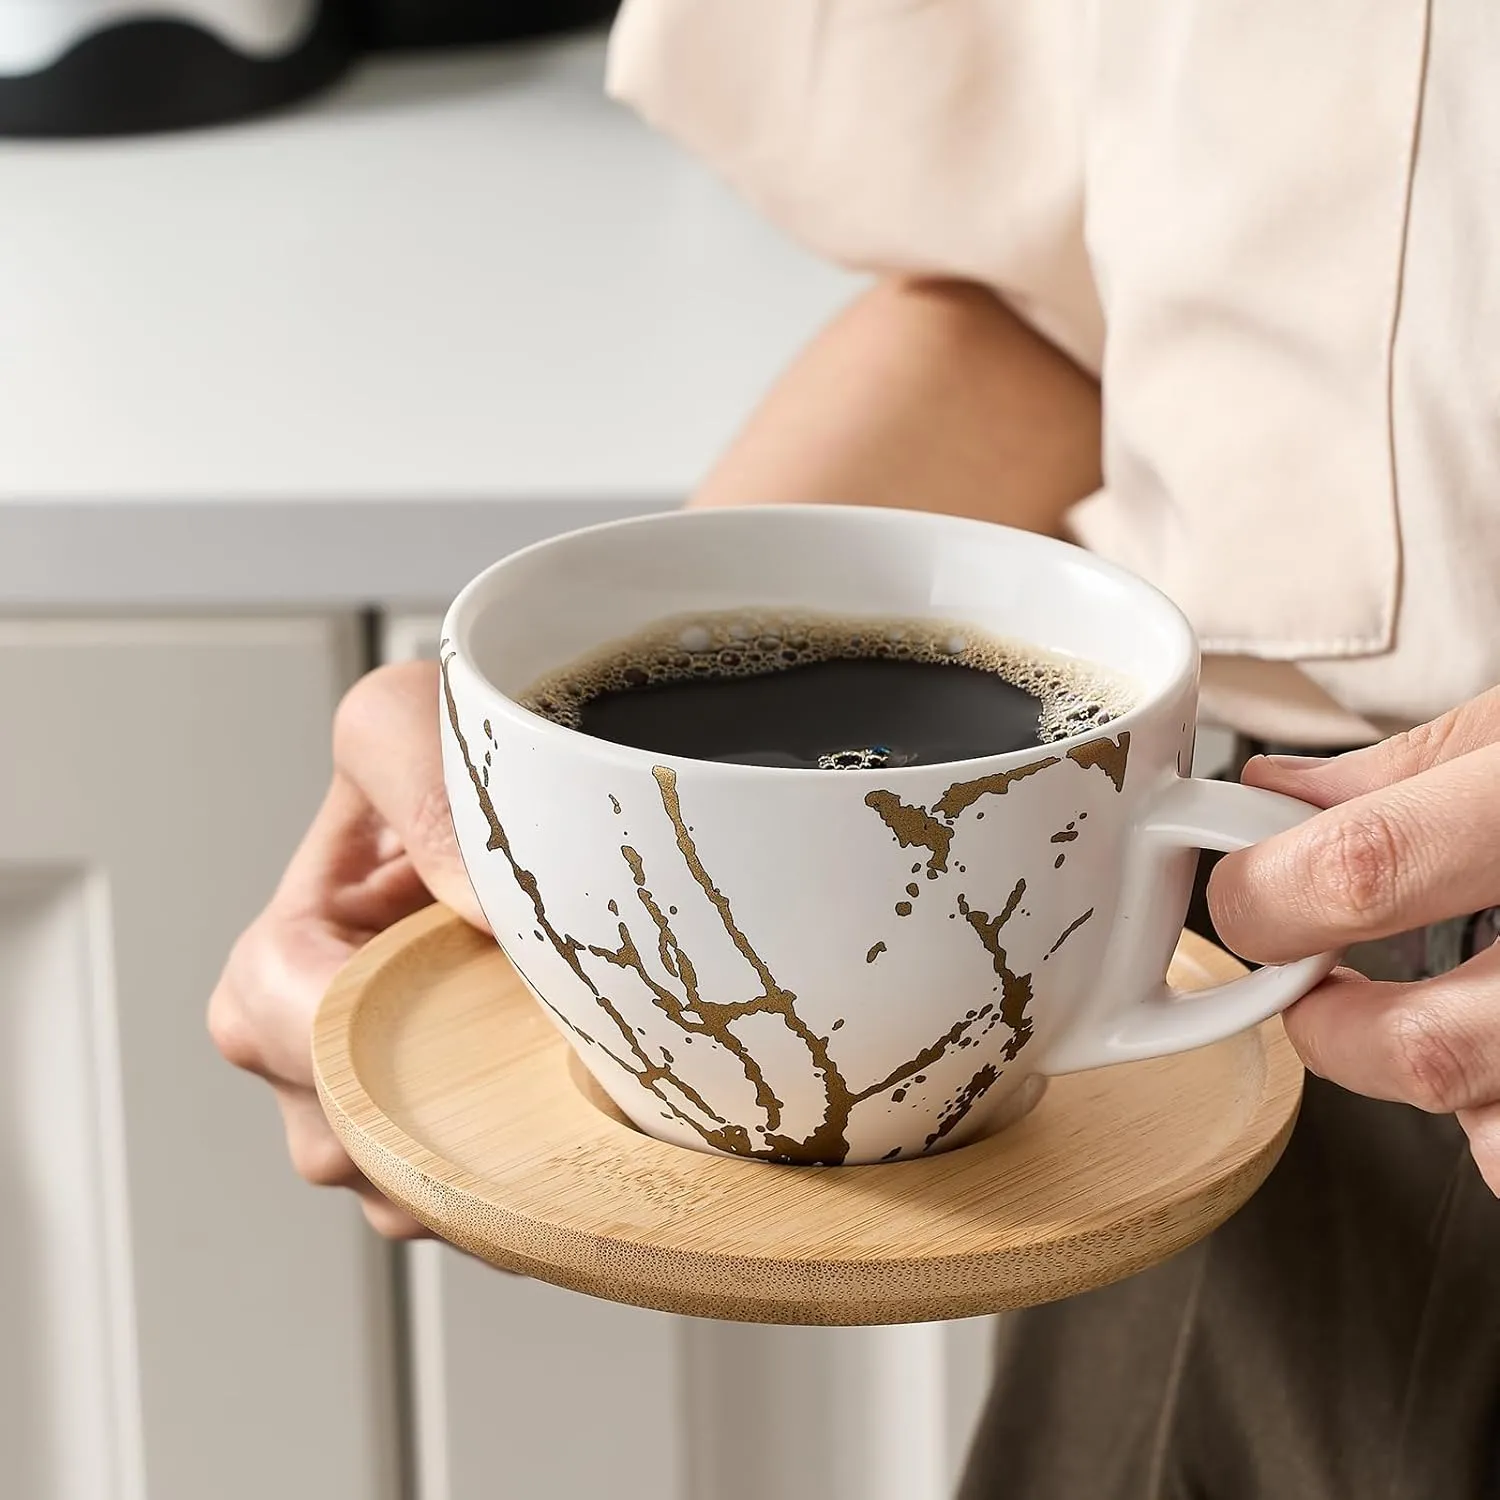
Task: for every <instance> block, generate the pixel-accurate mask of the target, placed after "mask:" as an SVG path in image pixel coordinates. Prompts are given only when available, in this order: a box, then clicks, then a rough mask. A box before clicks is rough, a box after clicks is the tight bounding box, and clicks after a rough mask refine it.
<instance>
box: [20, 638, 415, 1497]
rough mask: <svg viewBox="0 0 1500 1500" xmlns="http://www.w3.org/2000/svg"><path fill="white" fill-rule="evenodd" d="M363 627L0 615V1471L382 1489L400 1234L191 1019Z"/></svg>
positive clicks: (257, 880)
mask: <svg viewBox="0 0 1500 1500" xmlns="http://www.w3.org/2000/svg"><path fill="white" fill-rule="evenodd" d="M354 626H355V622H354V621H352V620H348V619H341V618H307V617H296V616H286V617H266V618H260V619H207V618H200V619H191V618H178V619H149V618H134V619H123V618H121V619H90V618H79V619H35V618H34V619H21V620H17V619H12V620H9V621H4V622H0V1202H3V1204H4V1212H3V1214H0V1495H4V1496H6V1497H7V1500H204V1497H209V1496H212V1497H213V1500H265V1497H266V1496H268V1495H277V1496H283V1497H287V1500H294V1497H295V1500H304V1497H305V1500H313V1497H314V1496H317V1497H326V1496H349V1497H351V1500H354V1497H359V1500H365V1497H368V1500H398V1496H399V1489H398V1480H399V1466H398V1462H397V1459H398V1441H399V1433H398V1425H397V1422H396V1420H395V1418H396V1406H395V1399H396V1385H395V1375H396V1369H395V1364H394V1359H393V1348H394V1345H393V1342H392V1333H393V1329H394V1313H393V1306H392V1302H391V1286H392V1280H391V1263H392V1256H391V1252H390V1251H389V1249H388V1248H387V1247H384V1246H382V1245H380V1244H378V1243H376V1242H375V1241H374V1240H373V1239H372V1238H371V1237H370V1236H369V1235H368V1234H367V1233H366V1232H365V1229H364V1224H363V1220H362V1218H361V1216H360V1215H359V1213H358V1212H357V1211H356V1210H355V1208H354V1206H353V1204H352V1203H347V1202H340V1201H338V1199H337V1198H335V1197H333V1196H331V1195H327V1194H323V1195H319V1194H315V1193H313V1192H310V1191H308V1190H306V1189H304V1188H302V1187H301V1186H299V1185H298V1184H297V1183H296V1182H295V1181H294V1179H293V1178H292V1177H291V1175H290V1173H289V1172H288V1170H287V1167H286V1164H285V1161H284V1159H283V1158H282V1155H281V1151H280V1146H279V1140H278V1137H279V1134H280V1132H279V1129H278V1127H277V1122H276V1113H275V1109H274V1106H273V1104H272V1101H271V1099H270V1098H269V1097H268V1096H267V1094H266V1092H265V1090H264V1088H263V1087H262V1086H261V1085H259V1084H258V1083H257V1082H255V1081H253V1080H250V1079H247V1078H243V1077H239V1076H236V1075H235V1074H233V1073H232V1072H231V1071H230V1070H229V1069H228V1068H226V1067H225V1066H224V1064H223V1063H222V1061H221V1060H220V1059H219V1058H218V1056H217V1054H216V1053H215V1052H214V1050H213V1048H212V1046H211V1045H210V1043H209V1040H208V1037H207V1035H206V1033H205V1030H204V1024H203V1016H204V1008H205V1005H206V1002H207V999H208V995H209V992H210V989H211V988H212V985H213V983H214V980H215V979H216V978H217V976H218V973H219V969H220V967H221V965H222V963H223V960H224V956H225V954H226V952H227V950H228V946H229V944H230V943H231V942H232V941H233V939H234V937H235V935H236V933H237V932H238V931H239V929H240V928H241V927H242V926H243V925H244V923H245V922H246V921H247V920H248V919H249V918H250V917H251V916H252V915H253V914H254V912H255V911H256V910H257V909H258V907H259V906H260V905H261V903H262V902H263V901H264V900H265V898H266V896H267V894H268V893H269V891H270V889H271V886H272V884H273V882H274V880H275V877H276V875H277V873H278V871H279V869H280V867H281V865H282V863H283V861H284V859H285V857H286V853H287V851H288V849H290V848H291V847H292V845H293V842H294V841H295V839H296V838H297V837H298V835H299V833H300V831H301V829H302V828H303V826H304V825H305V823H306V821H307V818H308V817H309V815H310V814H311V812H312V810H313V809H314V808H315V807H316V805H317V802H318V799H319V798H320V797H321V795H322V792H323V788H324V784H325V781H326V777H327V765H328V718H329V714H330V713H331V711H332V709H333V706H334V704H335V703H336V702H337V700H338V697H339V694H340V693H341V692H342V691H343V689H344V688H345V686H346V685H347V684H348V683H349V682H350V681H351V680H352V678H353V676H354V675H355V673H356V672H357V670H358V668H359V665H360V656H359V637H358V633H357V631H356V630H355V628H354Z"/></svg>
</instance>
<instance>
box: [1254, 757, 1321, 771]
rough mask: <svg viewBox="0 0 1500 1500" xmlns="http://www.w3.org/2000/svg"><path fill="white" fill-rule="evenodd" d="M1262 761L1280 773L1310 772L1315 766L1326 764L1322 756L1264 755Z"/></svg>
mask: <svg viewBox="0 0 1500 1500" xmlns="http://www.w3.org/2000/svg"><path fill="white" fill-rule="evenodd" d="M1260 759H1261V760H1263V761H1265V762H1266V764H1267V765H1271V766H1275V767H1276V769H1277V770H1278V771H1310V770H1312V769H1313V767H1314V766H1321V765H1324V764H1326V760H1325V757H1323V756H1321V755H1262V756H1261V757H1260Z"/></svg>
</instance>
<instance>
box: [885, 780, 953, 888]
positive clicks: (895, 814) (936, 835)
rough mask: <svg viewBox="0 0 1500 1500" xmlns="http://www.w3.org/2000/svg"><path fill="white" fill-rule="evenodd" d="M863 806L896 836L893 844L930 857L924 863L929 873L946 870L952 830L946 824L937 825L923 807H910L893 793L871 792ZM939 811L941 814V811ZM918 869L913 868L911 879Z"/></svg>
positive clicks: (936, 821)
mask: <svg viewBox="0 0 1500 1500" xmlns="http://www.w3.org/2000/svg"><path fill="white" fill-rule="evenodd" d="M865 806H866V807H872V808H874V809H875V811H876V812H877V813H879V814H880V821H881V822H882V823H884V824H885V826H886V827H887V828H889V829H890V830H891V832H892V833H893V834H895V835H896V842H897V843H898V844H899V845H900V846H901V847H902V848H903V849H911V848H916V847H920V848H923V849H926V850H927V851H928V852H929V853H930V854H931V856H932V857H931V858H930V859H929V860H928V861H927V868H928V870H929V871H942V870H946V869H947V868H948V850H949V847H950V846H951V845H952V843H953V830H952V828H950V827H949V826H948V825H947V824H946V823H940V822H939V821H938V820H937V819H936V818H934V817H933V816H932V814H931V813H929V812H928V811H927V809H926V808H925V807H910V806H908V805H907V804H906V803H905V802H903V801H902V800H901V799H900V798H899V797H898V796H897V795H896V794H895V793H894V792H870V793H869V794H868V795H867V796H866V797H865ZM938 810H939V811H940V812H941V811H942V809H941V808H939V809H938ZM917 868H918V867H917V866H915V865H913V866H912V874H913V875H915V874H916V873H917Z"/></svg>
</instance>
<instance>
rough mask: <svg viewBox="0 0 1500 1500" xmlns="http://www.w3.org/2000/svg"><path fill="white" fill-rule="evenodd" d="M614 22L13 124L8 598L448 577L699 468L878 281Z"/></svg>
mask: <svg viewBox="0 0 1500 1500" xmlns="http://www.w3.org/2000/svg"><path fill="white" fill-rule="evenodd" d="M603 57H604V48H603V41H602V38H599V37H596V36H588V37H584V38H576V39H571V40H568V41H564V42H561V43H547V44H541V45H536V46H530V47H524V48H517V49H509V50H499V51H494V52H484V53H470V54H455V55H452V56H448V57H433V56H426V57H412V58H404V59H390V58H387V59H382V60H379V61H376V62H372V63H370V64H368V65H366V66H365V67H364V68H363V69H362V70H361V71H359V72H357V73H356V74H355V75H354V76H353V77H352V78H351V79H350V80H349V81H348V82H347V83H346V84H344V85H343V86H342V87H341V88H339V89H338V90H336V91H334V92H332V93H330V94H328V95H326V96H324V97H323V98H322V99H320V100H318V101H317V102H315V103H314V104H313V105H312V106H311V107H309V108H306V109H303V110H300V111H297V112H294V113H291V114H288V115H284V116H280V117H277V118H274V119H271V120H265V121H256V122H250V123H247V124H244V125H242V126H236V127H233V128H229V129H221V130H214V131H205V132H201V133H193V134H185V135H181V136H167V137H158V138H152V139H144V140H118V141H93V142H55V143H22V142H11V143H4V144H0V204H3V205H4V210H3V223H4V232H3V234H0V608H17V609H22V610H26V609H33V608H48V609H56V608H74V607H106V606H125V607H133V606H138V605H139V606H149V607H158V606H163V605H168V606H172V605H180V606H191V605H211V606H216V607H225V606H238V605H254V606H276V607H287V606H303V605H320V606H343V605H350V604H364V603H373V602H376V601H379V602H380V603H382V604H384V605H387V606H390V605H400V604H402V603H407V602H409V603H414V604H422V605H427V606H430V605H432V604H433V603H435V602H441V601H443V600H445V599H446V598H447V597H448V596H449V595H450V594H451V593H452V592H453V590H454V589H455V588H456V587H457V586H458V585H459V584H460V583H461V582H462V581H464V580H465V579H466V578H468V577H469V576H470V575H471V574H472V573H474V572H475V571H477V569H478V568H479V567H480V566H482V565H483V564H484V563H485V562H487V561H489V560H491V559H492V558H493V557H495V556H498V555H500V554H501V553H503V552H505V551H508V550H510V549H511V548H513V547H515V546H517V545H520V544H522V543H524V542H526V541H529V540H532V539H535V538H537V537H540V536H544V535H547V534H550V533H552V532H555V531H558V530H560V529H564V528H565V527H566V526H568V525H572V524H581V523H583V522H586V521H590V520H596V519H602V518H605V517H608V516H615V515H622V514H629V513H632V512H638V511H645V510H649V509H655V508H660V507H662V506H666V505H670V504H674V503H676V502H677V501H678V500H679V499H680V498H681V497H682V496H683V495H684V494H685V493H686V492H687V491H688V489H689V488H690V487H691V486H692V484H693V483H694V481H695V479H696V478H697V477H698V475H699V474H701V472H702V471H703V469H704V467H705V466H706V465H707V464H708V463H709V462H710V461H711V459H712V457H713V455H714V454H715V452H716V451H717V450H718V449H719V448H720V446H721V445H722V444H723V443H724V442H725V441H726V439H727V438H728V437H729V435H730V434H731V432H732V431H733V429H734V427H735V426H736V424H737V423H738V422H739V420H740V419H741V418H742V416H743V415H744V413H745V412H746V411H747V409H748V408H749V407H750V406H751V404H752V403H753V402H754V400H755V398H756V397H757V395H758V394H759V393H760V392H761V391H762V390H763V389H764V387H765V386H766V384H767V383H768V382H769V381H770V380H771V379H772V377H773V376H774V374H775V373H776V371H777V370H778V369H779V368H780V367H781V366H782V365H783V364H784V363H785V362H786V360H787V359H788V358H789V357H790V355H791V354H792V353H793V351H794V350H795V349H796V348H797V347H798V346H799V345H800V344H801V343H802V342H803V341H804V340H805V339H806V338H807V336H808V335H809V334H810V333H811V332H812V331H813V330H814V329H815V328H816V327H817V326H818V325H819V324H821V323H822V322H823V321H825V320H826V318H827V317H828V316H829V315H830V314H831V313H832V312H833V310H834V309H835V308H836V307H837V306H838V305H839V304H840V303H841V302H842V301H844V300H845V299H846V298H847V297H848V296H849V295H850V293H851V291H852V290H853V288H854V287H855V285H856V283H855V281H854V280H853V278H851V277H848V276H846V275H843V274H841V273H839V272H836V271H834V270H831V269H829V268H827V267H824V266H821V265H819V264H818V263H816V262H815V261H814V260H812V259H811V258H810V257H808V256H806V255H804V254H803V253H802V252H801V251H799V250H797V249H796V248H794V247H793V246H791V245H790V244H789V243H788V242H786V241H785V240H784V239H782V238H781V237H780V236H779V235H777V234H776V233H775V232H774V231H773V230H771V229H769V228H767V227H765V226H764V225H762V224H761V223H759V222H758V221H757V220H756V219H755V218H754V216H753V215H752V214H751V213H750V212H749V211H748V210H747V209H745V208H744V207H743V206H741V205H740V204H739V203H738V202H737V201H736V200H734V199H733V198H732V196H731V195H730V194H729V193H728V191H727V190H726V189H725V188H724V187H723V186H722V185H721V184H719V183H718V182H716V181H715V180H714V179H713V178H712V177H711V176H710V175H709V174H708V173H707V172H705V171H704V170H703V169H702V168H701V167H699V166H698V165H697V164H695V163H694V162H692V161H691V160H689V159H688V158H687V157H686V156H685V155H683V154H682V153H681V152H679V151H678V150H677V149H676V148H674V147H673V146H671V145H670V144H668V143H667V142H665V141H663V140H661V139H659V138H657V137H655V136H654V135H652V134H651V133H650V132H649V131H648V130H646V128H645V127H644V126H642V125H641V124H640V123H639V122H638V121H637V120H635V119H634V117H632V116H631V115H629V114H628V113H627V112H625V111H624V110H622V109H621V108H619V107H618V106H616V105H614V104H612V103H610V102H609V101H608V100H607V99H605V98H604V96H603V93H602V76H603Z"/></svg>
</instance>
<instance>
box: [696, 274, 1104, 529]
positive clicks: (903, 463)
mask: <svg viewBox="0 0 1500 1500" xmlns="http://www.w3.org/2000/svg"><path fill="white" fill-rule="evenodd" d="M1099 482H1100V479H1099V387H1098V385H1097V383H1096V382H1095V381H1094V380H1093V379H1092V378H1091V377H1089V376H1088V375H1086V374H1085V373H1084V372H1083V371H1081V370H1080V369H1079V368H1078V366H1076V365H1075V364H1073V363H1072V362H1071V361H1070V360H1069V359H1068V358H1067V357H1066V356H1065V355H1063V354H1061V353H1059V352H1058V350H1057V349H1055V348H1054V347H1053V346H1052V345H1051V344H1048V343H1047V342H1046V341H1045V340H1044V339H1042V338H1041V337H1040V336H1039V335H1038V334H1036V333H1034V332H1033V331H1032V330H1031V329H1030V328H1028V327H1027V326H1026V325H1025V324H1024V323H1022V322H1021V321H1020V319H1018V318H1017V317H1016V316H1015V315H1014V314H1013V313H1012V312H1010V311H1009V309H1007V308H1006V307H1005V305H1004V304H1003V303H1002V302H1000V301H999V299H998V298H996V297H994V296H992V295H991V294H990V293H989V292H987V291H985V290H983V289H982V288H979V287H975V286H969V285H964V284H962V283H957V282H912V281H889V282H884V283H882V284H880V285H879V286H876V287H874V288H872V289H871V290H870V291H869V292H867V293H865V294H864V295H863V296H862V297H860V298H859V299H858V300H857V301H856V302H855V303H854V304H853V305H852V306H851V307H850V308H849V309H847V310H846V311H845V312H844V313H843V314H841V315H840V316H839V317H838V318H837V319H835V321H834V322H833V323H831V324H830V325H829V326H828V327H827V328H826V329H825V330H824V331H823V332H822V333H821V334H820V335H819V336H818V337H817V338H816V339H815V340H814V341H813V343H812V344H810V345H809V346H808V347H807V349H806V350H804V351H803V353H802V354H801V356H800V357H799V358H798V360H797V361H796V363H795V364H793V365H792V366H791V368H790V369H789V370H787V372H786V373H785V374H784V375H783V376H782V377H781V379H780V380H779V381H778V382H777V383H776V385H775V386H774V387H773V388H772V389H771V391H770V393H769V394H768V395H767V396H766V398H765V400H764V401H763V402H762V403H761V405H760V407H759V408H758V409H757V410H756V412H755V413H754V415H753V416H752V417H751V418H750V420H749V422H748V423H747V424H746V426H745V428H744V429H743V430H742V431H741V433H740V435H739V436H738V437H737V438H736V440H735V441H734V443H733V444H732V445H731V446H730V447H729V449H728V450H727V451H726V453H725V454H724V455H723V457H722V458H721V459H720V460H719V462H718V464H717V465H716V466H715V467H714V469H713V471H712V472H711V473H710V474H709V476H708V478H707V479H706V480H705V481H704V483H703V485H702V486H701V488H700V490H699V492H698V494H697V495H696V496H695V497H694V503H695V504H700V505H745V504H775V503H795V502H799V501H804V502H812V501H817V502H830V503H840V504H862V505H890V506H901V507H905V508H908V509H914V510H933V511H944V512H948V513H951V514H953V515H965V516H978V517H982V518H984V519H986V520H992V521H1001V522H1004V523H1006V524H1007V525H1011V526H1020V527H1024V528H1026V529H1028V530H1032V531H1044V532H1052V533H1056V532H1057V531H1058V530H1059V528H1060V526H1061V522H1062V517H1063V515H1064V513H1065V512H1066V511H1067V509H1068V508H1069V507H1070V506H1071V505H1072V504H1074V502H1076V501H1078V500H1080V499H1082V498H1083V497H1084V496H1085V495H1087V494H1089V493H1090V492H1091V491H1092V490H1094V489H1096V488H1097V487H1098V485H1099Z"/></svg>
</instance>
